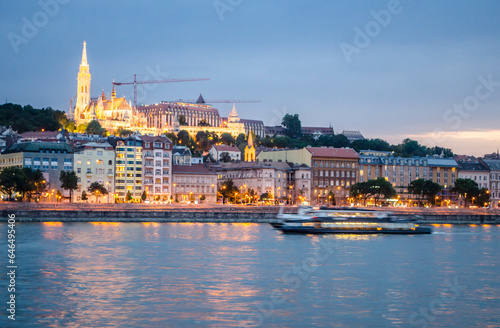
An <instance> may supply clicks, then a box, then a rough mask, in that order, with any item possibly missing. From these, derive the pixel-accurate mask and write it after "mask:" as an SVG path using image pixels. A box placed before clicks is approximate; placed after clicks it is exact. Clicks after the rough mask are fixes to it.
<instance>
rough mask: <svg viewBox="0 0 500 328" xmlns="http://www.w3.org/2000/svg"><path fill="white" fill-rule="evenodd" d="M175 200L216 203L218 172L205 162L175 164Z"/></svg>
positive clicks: (191, 202) (173, 169)
mask: <svg viewBox="0 0 500 328" xmlns="http://www.w3.org/2000/svg"><path fill="white" fill-rule="evenodd" d="M172 171H173V185H172V187H173V192H174V200H175V201H176V202H180V203H190V204H193V203H200V202H201V203H206V204H215V202H216V201H217V173H216V172H214V171H211V170H209V169H208V167H207V166H206V165H205V164H196V165H174V166H173V168H172Z"/></svg>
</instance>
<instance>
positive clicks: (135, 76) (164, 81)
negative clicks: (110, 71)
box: [113, 74, 210, 108]
mask: <svg viewBox="0 0 500 328" xmlns="http://www.w3.org/2000/svg"><path fill="white" fill-rule="evenodd" d="M208 80H210V79H209V78H198V79H169V80H156V81H137V74H134V82H114V81H113V85H130V84H133V85H134V107H135V108H137V85H138V84H155V83H175V82H191V81H208Z"/></svg>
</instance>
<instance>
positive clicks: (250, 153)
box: [245, 131, 256, 162]
mask: <svg viewBox="0 0 500 328" xmlns="http://www.w3.org/2000/svg"><path fill="white" fill-rule="evenodd" d="M255 151H256V150H255V146H254V144H253V136H252V131H250V133H249V134H248V144H247V146H246V147H245V162H254V161H255V159H256V158H255Z"/></svg>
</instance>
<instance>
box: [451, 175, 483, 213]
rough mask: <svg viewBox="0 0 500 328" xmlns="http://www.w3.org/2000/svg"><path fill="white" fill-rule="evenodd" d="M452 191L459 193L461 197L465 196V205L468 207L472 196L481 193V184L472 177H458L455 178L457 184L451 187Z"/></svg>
mask: <svg viewBox="0 0 500 328" xmlns="http://www.w3.org/2000/svg"><path fill="white" fill-rule="evenodd" d="M450 192H452V193H456V194H458V195H459V197H463V198H464V200H465V207H467V206H468V203H469V201H471V200H472V197H477V196H478V195H479V186H478V185H477V182H476V181H474V180H471V179H457V180H455V185H454V186H453V187H452V188H451V189H450Z"/></svg>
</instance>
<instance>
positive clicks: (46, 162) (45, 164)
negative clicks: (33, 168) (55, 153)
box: [42, 158, 49, 170]
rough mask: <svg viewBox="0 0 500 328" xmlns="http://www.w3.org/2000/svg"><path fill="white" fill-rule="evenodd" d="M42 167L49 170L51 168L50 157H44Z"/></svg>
mask: <svg viewBox="0 0 500 328" xmlns="http://www.w3.org/2000/svg"><path fill="white" fill-rule="evenodd" d="M42 169H44V170H48V169H49V159H48V158H44V159H43V160H42Z"/></svg>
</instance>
